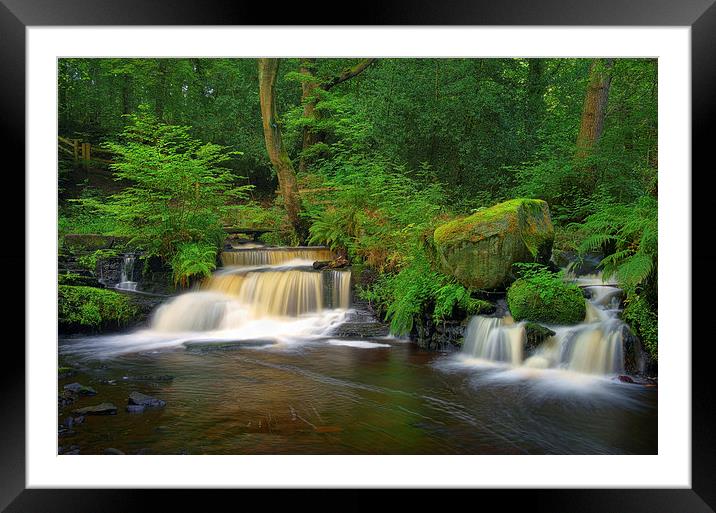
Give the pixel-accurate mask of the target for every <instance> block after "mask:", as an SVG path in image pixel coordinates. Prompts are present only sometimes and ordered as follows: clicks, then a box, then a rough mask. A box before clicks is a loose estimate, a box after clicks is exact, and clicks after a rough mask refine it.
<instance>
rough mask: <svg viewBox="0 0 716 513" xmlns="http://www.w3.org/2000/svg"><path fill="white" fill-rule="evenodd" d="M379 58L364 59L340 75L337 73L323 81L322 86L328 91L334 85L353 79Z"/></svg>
mask: <svg viewBox="0 0 716 513" xmlns="http://www.w3.org/2000/svg"><path fill="white" fill-rule="evenodd" d="M377 60H378V59H364V60H362V61H360V62H359V63H358V64H356V65H355V66H353V67H351V68H346V69H344V70H343V71H342V72H341V74H340V75H336V76H334V77H332V78H331V79H329V80H327V81H326V82H323V83H322V84H321V86H320V87H321V89H323V90H324V91H328V90H330V89H331V88H332V87H334V86H337V85H338V84H340V83H341V82H345V81H346V80H348V79H351V78H353V77H355V76H356V75H360V74H361V73H363V71H365V69H366V68H367V67H368V66H370V65H371V64H373V63H374V62H375V61H377Z"/></svg>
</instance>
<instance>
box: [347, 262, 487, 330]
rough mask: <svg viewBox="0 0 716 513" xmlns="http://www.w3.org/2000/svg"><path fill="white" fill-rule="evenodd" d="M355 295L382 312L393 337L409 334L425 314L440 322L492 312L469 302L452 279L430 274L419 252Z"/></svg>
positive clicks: (468, 296) (466, 292) (476, 301)
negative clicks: (396, 271)
mask: <svg viewBox="0 0 716 513" xmlns="http://www.w3.org/2000/svg"><path fill="white" fill-rule="evenodd" d="M359 294H360V296H361V297H362V298H363V299H366V300H368V301H370V302H371V303H372V304H373V305H374V306H375V307H376V310H378V312H379V313H383V312H384V314H385V315H384V317H385V320H389V321H390V331H391V333H393V334H395V335H405V334H408V333H410V332H411V331H412V329H413V324H414V322H415V319H416V318H419V317H422V316H423V315H425V314H429V315H430V316H431V317H432V319H433V320H434V321H436V322H441V321H445V320H447V319H451V318H454V317H455V316H457V315H461V316H467V315H475V314H478V313H482V312H487V311H490V310H492V309H493V308H494V307H493V305H492V304H491V303H490V302H488V301H483V300H480V299H476V298H473V297H472V296H471V293H470V291H469V290H468V289H466V288H465V287H463V286H462V285H460V284H458V283H456V282H455V281H454V279H452V278H450V277H448V276H445V275H444V274H441V273H438V272H436V271H433V270H432V269H431V268H430V264H429V262H428V259H427V256H426V255H425V252H424V251H423V250H422V249H417V250H416V251H415V252H414V254H413V255H412V256H411V259H410V261H409V263H408V264H407V265H406V266H404V267H403V268H402V269H401V270H400V272H398V273H395V274H383V275H381V277H380V278H379V279H378V280H377V281H376V283H375V284H374V285H373V287H371V288H370V289H363V290H361V291H360V292H359Z"/></svg>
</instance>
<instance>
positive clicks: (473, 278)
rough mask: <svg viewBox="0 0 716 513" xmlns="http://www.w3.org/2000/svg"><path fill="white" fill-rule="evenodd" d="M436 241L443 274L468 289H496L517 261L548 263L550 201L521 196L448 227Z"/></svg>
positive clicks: (440, 230)
mask: <svg viewBox="0 0 716 513" xmlns="http://www.w3.org/2000/svg"><path fill="white" fill-rule="evenodd" d="M433 240H434V245H435V252H436V258H437V260H438V265H439V267H440V269H441V270H442V272H444V273H445V274H449V275H451V276H454V277H455V278H456V279H457V280H458V281H459V282H460V283H461V284H463V285H464V286H466V287H471V288H479V289H494V288H498V287H501V286H503V285H505V284H506V282H507V281H508V279H509V276H510V270H511V268H512V264H514V263H515V262H544V263H546V262H547V261H548V260H549V258H550V255H551V253H552V243H553V242H554V227H553V226H552V219H551V217H550V214H549V207H548V206H547V203H546V202H544V201H542V200H534V199H523V198H518V199H513V200H509V201H505V202H504V203H500V204H499V205H495V206H494V207H490V208H488V209H485V210H482V211H480V212H477V213H475V214H473V215H471V216H469V217H465V218H461V219H455V220H453V221H450V222H448V223H445V224H443V225H442V226H439V227H438V228H437V229H436V230H435V232H434V234H433Z"/></svg>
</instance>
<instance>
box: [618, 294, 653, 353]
mask: <svg viewBox="0 0 716 513" xmlns="http://www.w3.org/2000/svg"><path fill="white" fill-rule="evenodd" d="M625 303H626V307H625V308H624V312H623V313H622V317H623V319H624V321H625V322H626V323H627V324H629V326H630V327H631V328H632V330H634V332H635V333H636V334H637V336H638V337H639V339H640V340H641V341H642V343H643V344H644V347H645V348H646V350H647V351H648V352H649V354H650V355H651V357H652V358H654V360H658V349H659V345H658V338H659V321H658V318H657V316H656V313H654V312H653V311H652V309H651V308H650V307H649V304H648V302H647V301H646V300H645V299H644V298H643V297H642V296H640V295H636V294H634V295H631V296H628V297H627V299H626V300H625Z"/></svg>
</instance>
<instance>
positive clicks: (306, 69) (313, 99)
mask: <svg viewBox="0 0 716 513" xmlns="http://www.w3.org/2000/svg"><path fill="white" fill-rule="evenodd" d="M375 61H376V59H363V60H362V61H360V62H359V63H358V64H356V65H355V66H352V67H350V68H346V69H344V70H343V71H341V72H340V73H339V74H337V75H334V76H333V77H331V78H330V79H328V80H326V81H324V82H321V83H319V82H318V81H317V80H316V78H315V77H314V74H313V71H314V67H315V62H316V59H304V60H303V62H302V63H301V69H300V71H301V73H303V74H304V75H310V76H311V80H307V81H304V82H302V84H301V88H302V90H303V92H302V94H301V101H302V103H303V117H304V118H308V119H310V120H311V122H312V123H315V122H316V121H317V120H318V119H319V116H320V114H319V113H318V112H317V111H316V103H318V99H319V98H318V95H319V93H320V91H330V90H331V88H333V87H335V86H337V85H338V84H340V83H342V82H345V81H346V80H349V79H351V78H353V77H355V76H356V75H360V74H361V73H363V71H365V70H366V68H368V66H370V65H371V64H373V63H374V62H375ZM322 140H323V134H322V133H321V132H320V131H317V130H315V128H314V127H312V126H310V125H309V126H304V127H303V145H302V150H301V158H300V160H299V164H298V170H299V171H300V172H304V171H305V170H306V169H307V167H308V159H307V158H306V157H305V152H306V151H307V150H308V149H309V148H310V147H311V146H313V145H314V144H316V143H318V142H321V141H322Z"/></svg>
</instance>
